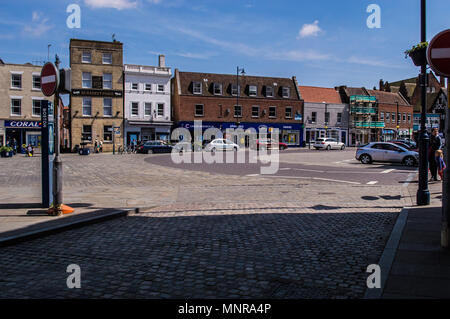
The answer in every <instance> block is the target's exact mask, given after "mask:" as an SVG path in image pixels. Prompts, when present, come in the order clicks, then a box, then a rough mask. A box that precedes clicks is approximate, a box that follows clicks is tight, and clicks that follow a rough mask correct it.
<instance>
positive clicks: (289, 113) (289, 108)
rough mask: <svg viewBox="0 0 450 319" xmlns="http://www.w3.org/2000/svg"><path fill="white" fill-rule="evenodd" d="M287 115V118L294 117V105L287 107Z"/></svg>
mask: <svg viewBox="0 0 450 319" xmlns="http://www.w3.org/2000/svg"><path fill="white" fill-rule="evenodd" d="M285 117H286V118H287V119H291V118H292V107H286V112H285Z"/></svg>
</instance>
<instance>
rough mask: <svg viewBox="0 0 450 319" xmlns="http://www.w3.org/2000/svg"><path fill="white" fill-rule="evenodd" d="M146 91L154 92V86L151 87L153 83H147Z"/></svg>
mask: <svg viewBox="0 0 450 319" xmlns="http://www.w3.org/2000/svg"><path fill="white" fill-rule="evenodd" d="M145 90H146V91H151V90H152V85H151V83H145Z"/></svg>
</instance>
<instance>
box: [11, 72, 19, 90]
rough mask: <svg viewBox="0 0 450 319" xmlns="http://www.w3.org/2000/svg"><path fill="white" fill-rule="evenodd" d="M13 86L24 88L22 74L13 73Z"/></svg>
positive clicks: (14, 87)
mask: <svg viewBox="0 0 450 319" xmlns="http://www.w3.org/2000/svg"><path fill="white" fill-rule="evenodd" d="M11 88H13V89H21V88H22V74H14V73H13V74H11Z"/></svg>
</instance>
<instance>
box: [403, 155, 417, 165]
mask: <svg viewBox="0 0 450 319" xmlns="http://www.w3.org/2000/svg"><path fill="white" fill-rule="evenodd" d="M403 164H404V165H406V166H415V165H416V159H415V158H414V157H412V156H407V157H405V159H404V160H403Z"/></svg>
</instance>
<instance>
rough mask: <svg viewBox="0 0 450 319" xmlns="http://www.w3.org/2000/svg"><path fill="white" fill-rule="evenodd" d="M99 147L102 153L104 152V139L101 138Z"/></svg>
mask: <svg viewBox="0 0 450 319" xmlns="http://www.w3.org/2000/svg"><path fill="white" fill-rule="evenodd" d="M99 149H100V153H103V141H102V140H100V145H99Z"/></svg>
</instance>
